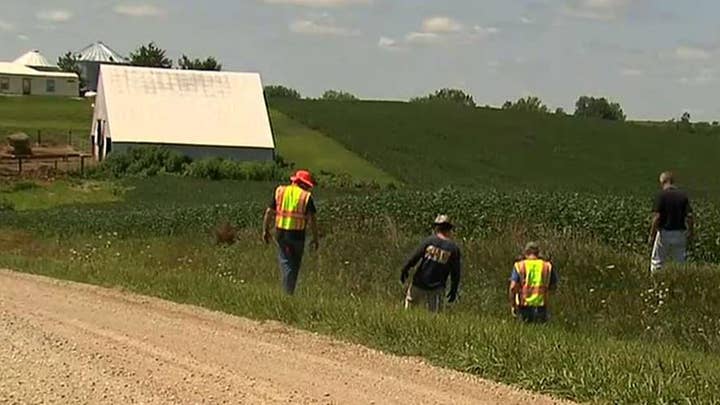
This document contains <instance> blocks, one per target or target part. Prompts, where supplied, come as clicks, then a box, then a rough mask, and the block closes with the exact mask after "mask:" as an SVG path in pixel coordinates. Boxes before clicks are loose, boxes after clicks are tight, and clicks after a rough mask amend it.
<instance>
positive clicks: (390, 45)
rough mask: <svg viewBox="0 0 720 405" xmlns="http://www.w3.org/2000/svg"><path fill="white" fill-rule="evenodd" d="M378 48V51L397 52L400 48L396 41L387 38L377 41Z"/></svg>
mask: <svg viewBox="0 0 720 405" xmlns="http://www.w3.org/2000/svg"><path fill="white" fill-rule="evenodd" d="M378 47H379V48H380V49H385V50H389V51H392V50H398V49H400V48H401V46H400V44H398V41H397V40H396V39H392V38H388V37H380V40H379V41H378Z"/></svg>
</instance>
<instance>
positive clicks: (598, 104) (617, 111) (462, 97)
mask: <svg viewBox="0 0 720 405" xmlns="http://www.w3.org/2000/svg"><path fill="white" fill-rule="evenodd" d="M128 62H129V63H130V64H131V65H133V66H143V67H155V68H165V69H172V68H173V67H175V68H177V69H183V70H209V71H221V70H222V64H221V63H220V61H218V60H217V59H215V58H214V57H211V56H210V57H207V58H205V59H200V58H191V57H189V56H187V55H185V54H183V55H182V56H181V57H180V58H179V59H178V60H177V64H174V63H173V60H172V59H170V57H168V56H167V51H166V50H165V49H162V48H160V47H159V46H157V45H156V44H155V42H150V43H148V44H146V45H141V46H139V47H138V48H137V49H135V50H134V51H133V52H131V53H130V56H129V60H128ZM57 64H58V66H59V67H60V69H61V70H63V71H66V72H74V73H77V74H78V76H81V75H80V69H79V66H78V57H77V55H76V54H74V53H72V52H67V53H66V54H64V55H62V56H61V57H60V58H59V59H58V63H57ZM84 85H85V83H82V82H81V83H80V86H81V87H84ZM264 91H265V96H266V97H268V98H290V99H301V98H303V97H302V95H301V94H300V92H298V91H297V90H295V89H292V88H290V87H286V86H282V85H270V86H266V87H265V89H264ZM319 99H320V100H331V101H356V100H358V97H357V96H355V95H354V94H352V93H349V92H347V91H342V90H326V91H325V92H324V93H323V94H322V96H320V98H319ZM410 102H411V103H419V104H427V103H435V104H452V105H459V106H463V107H473V108H474V107H477V104H476V103H475V99H474V98H473V96H472V95H470V94H468V93H467V92H465V91H463V90H460V89H453V88H443V89H439V90H437V91H435V92H433V93H430V94H428V95H426V96H422V97H413V98H411V99H410ZM502 109H503V110H509V111H522V112H528V113H540V114H550V113H551V109H550V107H548V106H547V105H546V104H544V103H543V102H542V100H541V99H540V98H539V97H536V96H527V97H522V98H519V99H518V100H516V101H514V102H513V101H510V100H508V101H506V102H505V103H504V104H503V105H502ZM553 112H554V114H557V115H567V113H566V112H565V110H564V109H563V108H562V107H558V108H556V109H555V110H554V111H553ZM573 115H574V116H576V117H581V118H599V119H603V120H610V121H625V120H626V119H627V117H626V115H625V112H624V111H623V109H622V107H621V106H620V103H617V102H613V101H610V100H608V99H607V98H605V97H593V96H587V95H584V96H580V97H579V98H578V99H577V101H576V102H575V112H574V113H573ZM666 124H667V125H668V126H674V127H675V128H676V129H677V130H686V131H690V132H704V131H709V130H713V129H718V128H720V125H719V123H718V122H717V121H714V122H713V123H712V124H711V123H708V122H697V123H692V122H690V113H689V112H685V113H683V114H682V116H681V117H680V118H679V119H675V118H673V119H671V120H669V121H667V122H666Z"/></svg>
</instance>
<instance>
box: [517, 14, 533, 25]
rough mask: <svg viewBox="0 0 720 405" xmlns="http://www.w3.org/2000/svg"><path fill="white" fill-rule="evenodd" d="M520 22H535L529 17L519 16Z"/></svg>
mask: <svg viewBox="0 0 720 405" xmlns="http://www.w3.org/2000/svg"><path fill="white" fill-rule="evenodd" d="M520 22H521V23H523V24H535V20H533V19H532V18H529V17H524V16H523V17H520Z"/></svg>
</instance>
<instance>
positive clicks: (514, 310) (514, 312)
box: [510, 305, 518, 318]
mask: <svg viewBox="0 0 720 405" xmlns="http://www.w3.org/2000/svg"><path fill="white" fill-rule="evenodd" d="M510 314H511V315H512V316H513V318H517V316H518V309H517V307H516V306H515V305H513V306H511V307H510Z"/></svg>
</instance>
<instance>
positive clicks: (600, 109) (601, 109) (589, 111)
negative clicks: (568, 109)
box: [575, 96, 626, 121]
mask: <svg viewBox="0 0 720 405" xmlns="http://www.w3.org/2000/svg"><path fill="white" fill-rule="evenodd" d="M575 116H576V117H583V118H600V119H604V120H611V121H625V118H626V117H625V113H624V112H623V110H622V108H621V107H620V104H618V103H611V102H609V101H608V100H607V99H606V98H605V97H601V98H595V97H590V96H581V97H580V98H578V100H577V102H576V103H575Z"/></svg>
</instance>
